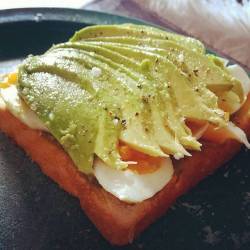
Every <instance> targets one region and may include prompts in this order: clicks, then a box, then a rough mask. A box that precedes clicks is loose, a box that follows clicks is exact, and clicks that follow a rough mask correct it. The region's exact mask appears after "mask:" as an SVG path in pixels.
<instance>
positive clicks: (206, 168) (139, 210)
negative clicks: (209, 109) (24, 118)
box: [0, 96, 250, 245]
mask: <svg viewBox="0 0 250 250" xmlns="http://www.w3.org/2000/svg"><path fill="white" fill-rule="evenodd" d="M233 121H234V122H235V123H236V124H237V125H238V126H239V127H241V128H242V129H244V131H245V132H246V133H247V135H248V136H250V122H249V121H250V96H248V99H247V101H246V103H245V104H244V106H243V107H242V108H241V110H240V111H239V112H237V113H236V114H235V115H234V117H233ZM0 130H2V131H3V132H4V133H6V134H7V135H8V136H9V137H11V138H12V139H14V141H15V142H16V143H17V144H18V145H19V146H21V147H22V148H23V149H24V150H25V152H26V153H27V154H28V155H29V156H30V157H31V159H32V160H33V161H35V162H36V163H38V165H39V166H40V167H41V170H42V171H43V173H44V174H46V175H47V176H49V177H50V178H52V179H53V180H54V181H55V182H56V183H58V185H59V186H60V187H61V188H63V189H64V190H65V191H67V192H68V193H70V194H72V195H73V196H75V197H77V198H78V199H79V201H80V204H81V207H82V209H83V210H84V212H85V213H86V214H87V216H88V217H89V218H90V220H91V221H92V222H93V223H94V224H95V225H96V227H97V228H98V229H99V231H100V232H101V234H102V235H103V236H104V237H105V238H106V239H107V240H108V241H109V242H110V243H111V244H114V245H126V244H128V243H130V242H132V241H133V239H134V238H135V237H136V236H137V235H138V234H139V233H140V232H142V231H143V230H144V229H145V228H146V227H148V226H149V225H150V224H151V223H152V222H154V221H155V220H156V219H157V218H158V217H160V216H162V215H163V214H164V213H165V212H166V210H167V209H168V208H169V207H170V206H171V205H172V204H173V202H174V201H175V200H176V199H177V198H178V197H179V196H180V195H182V194H184V193H185V192H187V190H189V189H190V188H191V187H193V186H194V185H196V184H197V183H198V182H199V181H200V180H202V179H203V178H204V177H206V176H207V175H208V174H210V173H212V172H213V171H215V170H216V169H217V168H218V167H219V166H221V165H223V164H224V163H225V162H226V161H228V160H230V159H231V158H232V157H233V156H234V155H235V154H236V153H237V152H238V151H239V150H240V147H241V144H240V143H238V142H237V141H235V140H227V141H226V142H225V143H224V144H223V145H221V144H220V145H216V144H214V143H208V142H203V146H202V150H201V151H200V152H193V155H192V157H189V158H185V159H182V160H179V161H175V162H174V166H175V174H174V176H173V177H172V179H171V181H170V182H169V183H168V184H167V185H166V186H165V187H164V188H163V189H162V190H161V191H160V192H158V193H157V194H156V195H155V196H154V197H152V198H150V199H147V200H145V201H143V202H140V203H137V204H128V203H125V202H122V201H120V200H119V199H117V198H116V197H114V196H113V195H111V194H110V193H108V192H106V191H105V190H104V189H103V188H102V187H101V186H99V185H98V184H97V183H96V182H94V181H90V180H89V179H88V178H87V177H86V176H85V175H84V174H82V173H80V172H79V171H78V170H77V169H76V167H75V166H74V164H73V162H72V160H71V159H70V157H69V156H68V155H67V154H66V153H65V151H64V150H63V149H62V147H61V146H60V145H59V144H58V143H57V142H56V141H55V140H54V139H53V138H52V137H51V136H50V135H49V134H46V133H45V132H41V131H38V130H34V129H31V128H29V127H27V126H26V125H25V124H23V123H22V122H20V121H19V120H18V119H17V118H15V117H14V116H13V115H12V114H11V113H10V112H9V111H7V110H0ZM38 145H39V146H38ZM218 152H219V154H218Z"/></svg>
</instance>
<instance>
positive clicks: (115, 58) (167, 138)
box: [59, 43, 200, 154]
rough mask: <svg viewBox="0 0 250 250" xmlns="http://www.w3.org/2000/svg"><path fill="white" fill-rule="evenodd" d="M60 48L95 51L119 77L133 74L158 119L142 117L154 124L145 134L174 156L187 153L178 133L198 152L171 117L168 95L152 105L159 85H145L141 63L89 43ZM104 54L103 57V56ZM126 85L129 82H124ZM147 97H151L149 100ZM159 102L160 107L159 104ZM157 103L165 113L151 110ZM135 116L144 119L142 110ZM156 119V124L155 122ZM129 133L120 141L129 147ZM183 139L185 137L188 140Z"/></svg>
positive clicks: (150, 125) (188, 135)
mask: <svg viewBox="0 0 250 250" xmlns="http://www.w3.org/2000/svg"><path fill="white" fill-rule="evenodd" d="M61 46H66V47H69V46H73V47H75V48H78V49H79V48H82V49H83V50H85V51H86V50H88V51H90V53H92V52H93V51H95V55H94V56H95V58H98V60H100V61H105V62H106V63H108V64H109V65H110V66H111V67H114V68H116V69H118V70H119V72H120V73H119V74H121V71H123V72H125V73H126V74H130V75H131V74H133V76H132V77H133V78H134V79H135V80H137V85H135V86H136V87H137V91H138V90H139V89H141V91H142V98H144V100H145V99H146V98H147V99H148V101H149V102H150V105H149V106H148V110H147V113H148V112H152V110H153V112H152V117H153V116H154V118H157V119H154V118H152V117H151V119H149V115H148V114H147V115H145V121H147V123H148V122H150V121H152V122H153V123H152V124H147V125H146V127H147V134H149V133H150V132H151V134H152V133H153V134H152V137H153V138H155V139H156V140H157V141H158V144H159V145H160V146H161V147H162V148H163V149H164V150H165V152H166V151H167V152H168V153H173V154H175V153H177V152H180V151H181V152H182V153H183V154H187V152H186V151H185V150H184V148H183V147H182V146H181V145H180V143H179V142H178V137H177V136H176V135H177V134H178V135H180V134H181V140H182V141H183V142H185V143H188V145H189V146H188V148H193V149H199V146H200V144H199V143H198V142H197V141H196V140H195V139H194V138H193V140H192V139H190V138H192V136H191V131H190V130H188V129H186V130H185V127H186V126H185V124H184V123H183V122H181V118H179V119H178V118H174V116H175V115H174V111H173V110H172V109H171V108H170V107H169V106H170V105H171V106H172V104H171V100H170V98H169V99H168V100H169V101H168V102H167V99H166V94H167V92H166V93H165V98H164V99H163V98H161V100H158V101H157V102H155V100H153V97H157V95H159V93H157V92H156V93H155V91H157V89H158V87H159V86H160V85H156V84H152V83H148V84H145V83H146V82H145V81H147V80H146V78H145V77H146V76H145V75H144V73H145V71H144V70H142V68H141V65H140V64H137V65H136V63H134V62H133V61H131V60H130V59H128V58H124V57H123V56H121V55H119V54H117V53H116V54H115V53H113V52H112V51H109V50H106V49H104V48H101V47H97V46H92V45H91V44H83V43H81V44H76V43H74V44H70V43H68V44H64V45H59V47H61ZM97 54H99V55H97ZM100 55H102V56H100ZM103 55H104V56H105V57H103ZM109 57H110V58H111V59H109V60H108V59H107V58H109ZM115 62H118V63H119V64H118V63H117V64H115ZM123 63H124V64H123ZM122 66H123V67H122ZM125 66H126V67H125ZM99 67H101V66H100V65H99ZM133 69H136V71H134V70H133ZM113 74H114V73H113ZM151 78H152V77H151ZM140 82H141V83H142V84H143V85H144V87H143V88H140ZM127 84H128V82H127ZM146 86H151V87H150V88H149V87H147V88H145V87H146ZM134 91H136V89H134ZM145 91H146V92H145ZM161 91H162V90H161ZM149 95H150V96H151V97H152V98H148V96H149ZM157 98H158V97H157ZM151 99H152V100H153V102H154V103H155V104H153V102H152V101H151ZM160 102H161V103H162V104H160ZM156 103H158V106H159V105H161V106H164V107H165V110H163V108H162V110H161V111H159V107H158V108H157V109H156V108H154V107H153V105H154V106H155V105H156ZM137 113H140V117H142V116H143V113H142V111H141V112H137ZM156 113H162V114H164V115H165V114H167V116H168V117H170V118H171V122H168V119H165V121H163V120H164V117H161V118H159V114H156ZM169 113H170V114H169ZM159 119H161V122H160V121H159ZM156 120H157V121H159V122H155V121H156ZM173 122H174V125H172V123H173ZM164 124H165V125H164ZM168 125H171V126H169V128H174V129H175V131H172V133H170V132H169V131H168V132H167V131H166V130H168V129H167V128H166V126H168ZM137 127H138V125H137V126H136V127H135V129H137ZM153 127H154V132H152V131H150V129H148V128H153ZM137 130H138V129H137ZM176 130H178V131H176ZM166 132H167V133H166ZM129 134H130V132H129V131H123V132H122V134H121V139H122V140H124V141H126V142H127V143H128V144H130V145H131V143H130V142H129V140H128V139H125V136H128V135H129ZM132 135H133V133H132ZM133 137H134V136H132V137H129V138H133ZM157 138H158V139H157ZM185 138H188V141H187V140H186V139H185ZM137 149H138V146H137ZM181 149H182V150H181ZM139 150H140V151H142V149H139ZM143 152H145V151H143Z"/></svg>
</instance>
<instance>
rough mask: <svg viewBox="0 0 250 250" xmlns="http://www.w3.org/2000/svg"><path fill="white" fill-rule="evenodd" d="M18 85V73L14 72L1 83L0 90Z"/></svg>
mask: <svg viewBox="0 0 250 250" xmlns="http://www.w3.org/2000/svg"><path fill="white" fill-rule="evenodd" d="M16 83H17V73H16V72H13V73H10V74H8V75H7V76H6V77H5V79H4V81H3V82H0V88H8V87H9V86H10V85H12V84H16Z"/></svg>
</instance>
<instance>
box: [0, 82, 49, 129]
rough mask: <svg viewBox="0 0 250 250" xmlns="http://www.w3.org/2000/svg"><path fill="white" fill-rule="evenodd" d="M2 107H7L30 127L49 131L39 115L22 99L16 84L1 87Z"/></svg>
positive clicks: (0, 102) (0, 104)
mask: <svg viewBox="0 0 250 250" xmlns="http://www.w3.org/2000/svg"><path fill="white" fill-rule="evenodd" d="M0 108H1V109H5V108H7V109H8V110H9V111H10V112H11V113H12V114H13V115H14V116H15V117H17V118H18V119H19V120H21V121H22V122H23V123H24V124H26V125H27V126H29V127H30V128H33V129H39V130H43V131H47V128H46V127H45V126H44V124H43V123H42V122H41V121H40V119H39V118H38V117H37V115H36V114H35V113H34V112H33V111H32V110H31V109H30V108H29V107H28V106H27V105H26V104H25V102H24V101H23V100H22V99H21V97H20V96H19V94H18V90H17V87H16V85H10V86H9V87H7V88H0Z"/></svg>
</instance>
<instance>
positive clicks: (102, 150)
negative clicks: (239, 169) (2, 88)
mask: <svg viewBox="0 0 250 250" xmlns="http://www.w3.org/2000/svg"><path fill="white" fill-rule="evenodd" d="M70 41H71V42H67V43H63V44H59V45H56V46H53V47H52V48H51V49H50V50H49V51H47V52H46V53H45V54H44V55H41V56H37V57H29V58H28V59H27V60H25V61H24V63H23V64H22V66H21V67H20V69H19V76H18V78H19V90H20V94H21V96H22V97H23V99H24V100H25V102H26V103H27V104H28V105H29V107H30V108H31V109H32V110H33V111H34V112H36V114H37V115H38V116H39V117H40V119H41V120H42V121H43V122H44V123H45V125H46V126H47V127H48V129H49V131H50V132H51V133H52V135H54V137H55V138H56V139H57V140H58V141H59V143H60V144H61V145H62V146H63V148H64V149H65V150H66V151H67V152H68V153H69V155H70V156H71V158H72V160H73V161H74V162H75V164H76V166H77V167H78V168H79V170H80V171H83V172H84V173H86V174H89V173H91V172H92V164H93V157H94V155H97V156H98V157H100V158H101V159H102V160H103V161H104V162H105V163H106V164H107V165H109V166H111V167H114V168H116V169H123V168H126V167H127V163H126V162H123V161H122V160H121V157H120V154H119V150H118V144H119V140H121V141H124V142H125V143H127V144H128V145H130V146H131V147H132V148H134V149H136V150H139V151H141V152H144V153H146V154H149V155H151V156H156V157H166V154H172V155H176V156H178V157H179V156H184V155H190V154H189V153H188V152H187V151H186V149H192V150H199V149H200V146H201V144H200V143H199V142H198V141H197V140H196V138H194V137H193V136H192V132H191V130H190V129H189V128H188V127H187V126H186V124H185V121H184V120H185V118H190V119H195V120H203V121H208V122H210V123H213V124H215V125H216V126H226V124H227V122H228V121H227V117H226V114H225V113H224V112H223V111H222V110H221V109H219V108H218V103H217V97H216V95H218V93H219V94H221V93H222V94H224V93H227V92H230V91H233V92H234V93H236V94H237V95H238V96H239V99H242V98H243V93H241V91H242V89H241V86H240V85H239V84H238V82H237V81H236V80H235V79H233V78H232V77H231V76H230V74H228V72H227V71H226V70H225V69H224V68H223V67H222V66H221V65H217V64H216V63H215V62H214V61H213V60H212V59H211V58H209V57H207V56H206V55H204V52H205V50H204V46H203V44H202V43H200V42H199V41H197V40H195V39H191V38H186V37H183V36H179V35H175V34H172V33H168V32H165V31H162V30H159V29H156V28H150V27H147V26H138V25H130V24H125V25H102V26H92V27H87V28H85V29H82V30H81V31H79V32H78V33H76V34H75V35H74V37H73V38H72V39H71V40H70ZM180 55H181V56H180ZM197 70H198V72H197ZM199 71H201V74H198V73H199ZM210 72H211V75H210ZM196 88H198V91H196ZM210 90H211V91H213V92H214V93H215V94H216V95H215V94H214V93H212V92H211V91H210Z"/></svg>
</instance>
